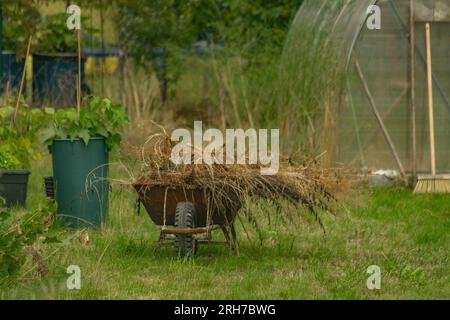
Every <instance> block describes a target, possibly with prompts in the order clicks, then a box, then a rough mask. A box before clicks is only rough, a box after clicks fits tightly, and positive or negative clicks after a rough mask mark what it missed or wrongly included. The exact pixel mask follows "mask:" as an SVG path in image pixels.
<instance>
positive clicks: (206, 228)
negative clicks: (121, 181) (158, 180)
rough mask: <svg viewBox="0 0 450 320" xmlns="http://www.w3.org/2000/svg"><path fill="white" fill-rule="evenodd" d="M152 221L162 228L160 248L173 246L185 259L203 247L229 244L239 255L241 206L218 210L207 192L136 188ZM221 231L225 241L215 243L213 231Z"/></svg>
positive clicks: (170, 188) (230, 206) (234, 203)
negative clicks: (238, 228)
mask: <svg viewBox="0 0 450 320" xmlns="http://www.w3.org/2000/svg"><path fill="white" fill-rule="evenodd" d="M133 187H134V188H135V190H136V191H137V193H138V195H139V202H140V203H142V204H143V205H144V207H145V209H146V211H147V213H148V215H149V216H150V218H151V219H152V221H153V222H154V223H155V224H156V225H157V226H160V228H161V231H160V236H159V241H158V243H159V245H160V246H162V245H166V244H169V245H173V246H174V248H175V249H176V251H177V252H178V254H179V255H180V256H182V257H185V256H190V255H194V254H195V253H196V252H197V248H198V245H199V244H200V243H206V244H210V245H212V244H227V245H228V246H229V247H230V249H231V250H233V251H234V252H236V253H238V251H239V248H238V244H237V236H236V229H235V226H234V222H235V218H236V216H237V213H238V211H239V209H240V208H241V206H242V205H241V203H240V202H239V201H230V203H229V204H228V205H227V207H226V208H225V209H219V208H217V207H215V206H214V203H213V201H212V195H211V193H210V192H208V191H207V190H205V189H204V188H177V187H165V186H154V185H151V186H150V185H145V184H134V185H133ZM216 229H221V230H222V232H223V233H224V235H225V241H224V242H223V241H222V242H219V241H213V239H212V231H214V230H216Z"/></svg>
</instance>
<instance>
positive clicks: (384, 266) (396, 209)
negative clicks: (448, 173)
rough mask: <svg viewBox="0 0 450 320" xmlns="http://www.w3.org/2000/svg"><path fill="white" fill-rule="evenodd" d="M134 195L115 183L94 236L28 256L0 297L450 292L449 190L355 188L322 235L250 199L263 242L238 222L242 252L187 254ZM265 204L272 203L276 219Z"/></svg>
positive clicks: (37, 171)
mask: <svg viewBox="0 0 450 320" xmlns="http://www.w3.org/2000/svg"><path fill="white" fill-rule="evenodd" d="M50 170H51V169H50V166H49V164H48V162H42V163H41V164H40V165H39V166H37V167H35V168H34V173H33V175H32V177H31V187H30V191H29V192H30V196H29V206H33V204H34V203H36V202H37V201H38V200H39V198H40V197H42V193H43V187H42V177H43V176H45V175H48V174H49V173H50ZM116 175H117V173H116ZM135 198H136V197H135V195H134V193H133V191H132V190H130V189H127V188H125V189H123V190H121V188H120V187H119V186H114V188H113V193H112V195H111V210H110V220H109V222H108V224H107V225H106V226H105V227H104V228H103V230H101V231H96V232H93V231H89V238H90V242H89V243H88V244H83V243H82V241H80V240H79V239H78V238H79V237H77V234H76V233H75V232H71V233H69V234H67V235H66V236H65V238H67V240H66V241H65V243H63V244H52V245H47V246H46V247H45V249H44V256H45V257H47V260H48V267H49V273H48V274H47V275H46V276H45V277H43V278H40V277H39V276H38V275H37V274H36V271H35V269H32V265H31V264H27V265H26V266H25V267H24V269H23V270H22V271H21V273H20V275H19V278H18V279H8V280H11V281H9V282H7V283H9V284H6V285H3V287H1V288H0V289H1V293H0V298H2V299H10V298H23V299H29V298H37V299H424V298H433V299H435V298H437V299H444V298H446V299H449V298H450V277H449V270H450V263H449V252H450V250H449V244H450V196H449V195H413V194H412V193H411V191H410V190H404V189H387V190H386V189H385V190H381V189H376V190H371V191H369V190H358V191H354V192H353V193H352V194H350V195H348V196H347V197H346V198H347V200H345V201H343V203H345V205H342V206H340V207H339V208H338V209H337V212H336V215H330V214H325V213H324V214H322V219H323V223H324V225H325V228H326V233H325V234H324V232H323V231H322V229H321V228H320V227H319V226H318V224H317V223H316V222H315V221H314V218H313V217H312V216H311V215H299V217H298V218H297V219H295V221H290V222H287V221H285V219H283V215H280V214H276V213H275V211H274V210H273V209H272V208H271V207H270V206H269V205H268V204H264V203H252V205H251V210H252V211H253V212H255V213H256V214H257V215H258V216H259V217H260V218H261V220H260V224H261V225H262V230H263V232H262V239H263V243H262V245H260V244H259V243H258V237H257V234H256V232H255V230H254V229H252V228H251V227H250V226H248V225H246V226H245V228H246V230H247V233H246V232H244V230H243V229H242V226H240V227H239V236H240V240H241V241H240V246H241V250H240V255H238V256H236V255H234V254H233V253H231V252H230V251H229V250H228V249H227V248H226V247H220V246H219V247H217V246H215V247H207V246H203V247H200V250H199V252H198V255H197V256H196V257H195V258H193V259H189V260H187V261H184V260H180V259H178V258H177V257H176V256H175V254H174V252H173V251H172V250H171V249H170V248H164V249H158V248H156V240H157V237H158V229H157V227H156V226H154V225H153V224H152V222H151V220H150V219H149V218H148V216H147V214H146V213H145V211H143V212H142V213H141V215H140V216H138V215H137V213H136V210H135V209H134V201H135ZM285 210H292V208H289V207H286V208H285ZM260 211H261V212H260ZM266 211H268V212H272V215H271V224H270V225H269V224H268V223H267V219H266V218H264V217H265V215H264V213H263V212H266ZM220 238H221V235H220V233H218V234H217V239H220ZM69 265H78V266H80V268H81V289H80V290H75V291H69V290H68V289H66V279H67V277H68V275H67V274H66V268H67V267H68V266H69ZM370 265H378V266H379V267H380V268H381V272H382V280H381V286H382V287H381V290H375V291H370V290H368V289H367V287H366V279H367V277H368V276H369V275H368V274H367V273H366V270H367V268H368V267H369V266H370Z"/></svg>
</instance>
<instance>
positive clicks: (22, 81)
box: [13, 35, 33, 123]
mask: <svg viewBox="0 0 450 320" xmlns="http://www.w3.org/2000/svg"><path fill="white" fill-rule="evenodd" d="M32 38H33V37H32V35H29V37H28V44H27V53H26V55H25V62H24V66H23V71H22V79H21V80H20V86H19V92H18V93H17V98H16V107H15V110H14V118H13V123H16V118H17V114H18V112H19V106H20V99H21V98H22V91H23V87H24V85H25V75H26V73H27V60H28V56H29V55H30V50H31V40H32Z"/></svg>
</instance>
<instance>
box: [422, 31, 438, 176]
mask: <svg viewBox="0 0 450 320" xmlns="http://www.w3.org/2000/svg"><path fill="white" fill-rule="evenodd" d="M425 34H426V45H427V82H428V118H429V121H430V154H431V174H432V175H433V177H434V176H436V153H435V152H436V151H435V140H434V111H433V78H432V66H431V40H430V38H431V36H430V24H429V23H427V24H425Z"/></svg>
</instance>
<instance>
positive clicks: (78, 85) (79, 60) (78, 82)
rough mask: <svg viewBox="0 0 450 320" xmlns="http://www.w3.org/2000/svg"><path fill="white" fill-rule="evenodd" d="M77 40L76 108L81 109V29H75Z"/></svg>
mask: <svg viewBox="0 0 450 320" xmlns="http://www.w3.org/2000/svg"><path fill="white" fill-rule="evenodd" d="M77 42H78V76H77V110H78V112H80V111H81V30H80V29H77Z"/></svg>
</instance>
